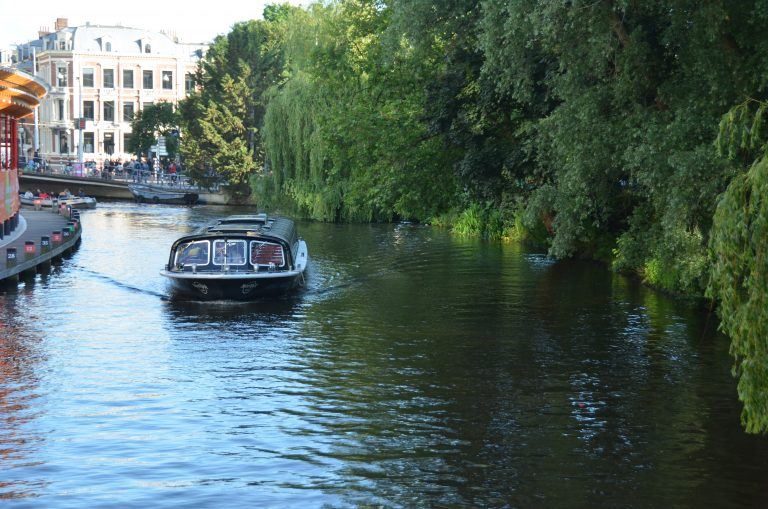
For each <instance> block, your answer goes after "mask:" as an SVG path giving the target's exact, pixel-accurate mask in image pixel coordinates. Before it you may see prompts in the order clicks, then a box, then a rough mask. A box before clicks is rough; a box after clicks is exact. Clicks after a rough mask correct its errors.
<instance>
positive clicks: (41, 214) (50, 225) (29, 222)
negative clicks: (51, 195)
mask: <svg viewBox="0 0 768 509" xmlns="http://www.w3.org/2000/svg"><path fill="white" fill-rule="evenodd" d="M21 216H22V218H23V219H24V220H25V221H26V229H24V230H23V231H21V228H22V224H21V222H20V223H19V227H18V228H17V231H21V234H20V235H14V234H15V233H16V232H13V233H12V234H11V236H9V237H6V238H4V239H3V241H2V242H3V243H2V244H0V280H2V279H5V278H7V277H10V276H14V275H16V274H18V273H19V272H22V271H24V270H30V269H31V268H33V267H35V266H37V265H38V264H40V263H43V262H45V261H47V260H50V259H51V258H53V257H55V256H59V255H60V254H61V253H62V252H63V251H66V250H67V249H70V248H71V247H72V246H74V245H75V244H76V243H77V240H78V239H79V238H80V231H81V230H80V228H78V229H77V231H76V232H75V233H74V235H73V237H71V238H70V240H68V241H67V242H66V243H62V244H61V245H59V246H55V245H54V244H53V242H51V251H50V252H49V253H45V254H41V253H40V238H41V237H42V236H44V235H47V236H49V237H51V236H52V233H53V231H54V230H61V229H62V228H64V227H65V226H67V222H68V221H69V219H67V218H66V217H64V216H60V215H59V214H54V213H53V212H51V209H43V210H40V211H37V210H32V209H27V208H22V210H21ZM14 237H15V238H14ZM8 240H10V242H7V241H8ZM28 240H31V241H34V243H35V246H36V248H37V256H36V257H35V258H34V259H31V260H25V256H24V242H26V241H28ZM9 247H15V248H16V253H17V257H18V258H17V260H18V261H17V266H16V267H11V268H8V267H6V259H5V250H6V249H7V248H9Z"/></svg>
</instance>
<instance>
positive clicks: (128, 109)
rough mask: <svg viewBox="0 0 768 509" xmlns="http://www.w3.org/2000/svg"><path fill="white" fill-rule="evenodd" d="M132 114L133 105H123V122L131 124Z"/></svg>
mask: <svg viewBox="0 0 768 509" xmlns="http://www.w3.org/2000/svg"><path fill="white" fill-rule="evenodd" d="M133 114H134V111H133V103H123V122H132V121H133Z"/></svg>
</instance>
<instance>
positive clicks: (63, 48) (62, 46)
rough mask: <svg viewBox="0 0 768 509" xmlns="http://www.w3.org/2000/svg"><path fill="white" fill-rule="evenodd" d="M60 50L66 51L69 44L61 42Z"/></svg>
mask: <svg viewBox="0 0 768 509" xmlns="http://www.w3.org/2000/svg"><path fill="white" fill-rule="evenodd" d="M59 49H60V50H65V49H67V43H66V41H59Z"/></svg>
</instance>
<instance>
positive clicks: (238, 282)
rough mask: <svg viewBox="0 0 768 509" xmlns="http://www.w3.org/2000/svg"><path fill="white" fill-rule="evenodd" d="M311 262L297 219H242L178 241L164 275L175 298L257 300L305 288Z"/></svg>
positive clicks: (214, 225) (261, 216) (213, 225)
mask: <svg viewBox="0 0 768 509" xmlns="http://www.w3.org/2000/svg"><path fill="white" fill-rule="evenodd" d="M308 261H309V253H308V251H307V244H306V242H304V240H302V239H301V238H300V237H299V236H298V234H297V232H296V227H295V224H294V222H293V221H292V220H290V219H288V218H284V217H268V216H267V214H256V215H239V216H229V217H226V218H222V219H219V220H217V221H214V222H213V223H211V224H209V225H207V226H205V227H203V228H201V229H200V230H198V231H197V232H195V233H193V234H192V235H186V236H184V237H181V238H180V239H178V240H176V241H175V242H174V243H173V245H172V246H171V252H170V255H169V258H168V264H167V265H166V266H165V269H164V270H163V271H161V272H160V274H161V275H162V276H164V277H167V278H168V279H169V280H170V282H171V287H172V292H173V294H174V295H175V296H180V297H187V298H191V299H194V300H252V299H256V298H260V297H263V296H267V295H276V294H282V293H285V292H287V291H289V290H292V289H294V288H297V287H299V286H301V285H302V284H303V283H304V272H305V270H306V268H307V262H308Z"/></svg>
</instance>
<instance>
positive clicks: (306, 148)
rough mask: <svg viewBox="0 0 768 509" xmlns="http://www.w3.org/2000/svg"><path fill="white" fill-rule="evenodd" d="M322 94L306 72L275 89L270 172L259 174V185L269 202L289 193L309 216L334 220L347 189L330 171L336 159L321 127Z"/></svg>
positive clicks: (268, 122)
mask: <svg viewBox="0 0 768 509" xmlns="http://www.w3.org/2000/svg"><path fill="white" fill-rule="evenodd" d="M323 99H324V98H323V96H322V90H321V89H320V87H318V86H317V85H316V84H315V83H314V82H313V81H312V79H311V77H310V76H309V75H307V74H306V73H303V72H301V71H298V72H297V73H296V74H295V75H294V76H292V78H291V79H290V80H288V82H287V83H286V84H285V86H283V87H282V88H281V89H279V90H278V89H275V90H273V91H272V97H271V100H270V101H269V107H268V108H267V111H266V115H265V117H264V125H265V133H266V136H265V148H266V152H267V154H268V155H269V158H270V159H269V160H270V167H269V170H270V171H269V173H268V174H267V175H265V176H259V177H257V179H256V186H257V189H258V190H259V191H260V192H259V195H260V197H261V201H262V202H263V203H265V205H266V206H268V207H269V206H275V205H280V204H281V202H282V200H281V199H282V198H288V200H290V202H291V203H292V204H293V205H294V206H295V207H297V208H298V209H299V210H300V211H302V212H303V213H305V214H306V215H308V216H310V217H313V218H317V219H321V220H327V221H333V220H336V219H338V218H339V216H340V214H341V208H342V204H343V191H342V184H341V181H340V179H339V178H335V177H338V175H336V174H334V172H332V171H330V172H327V171H326V169H328V168H330V167H331V162H330V161H329V159H328V153H327V151H328V143H327V139H326V137H325V136H324V133H323V131H322V129H321V127H322V125H323V122H322V118H323V116H324V112H323V107H324V103H325V102H326V101H324V100H323Z"/></svg>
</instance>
